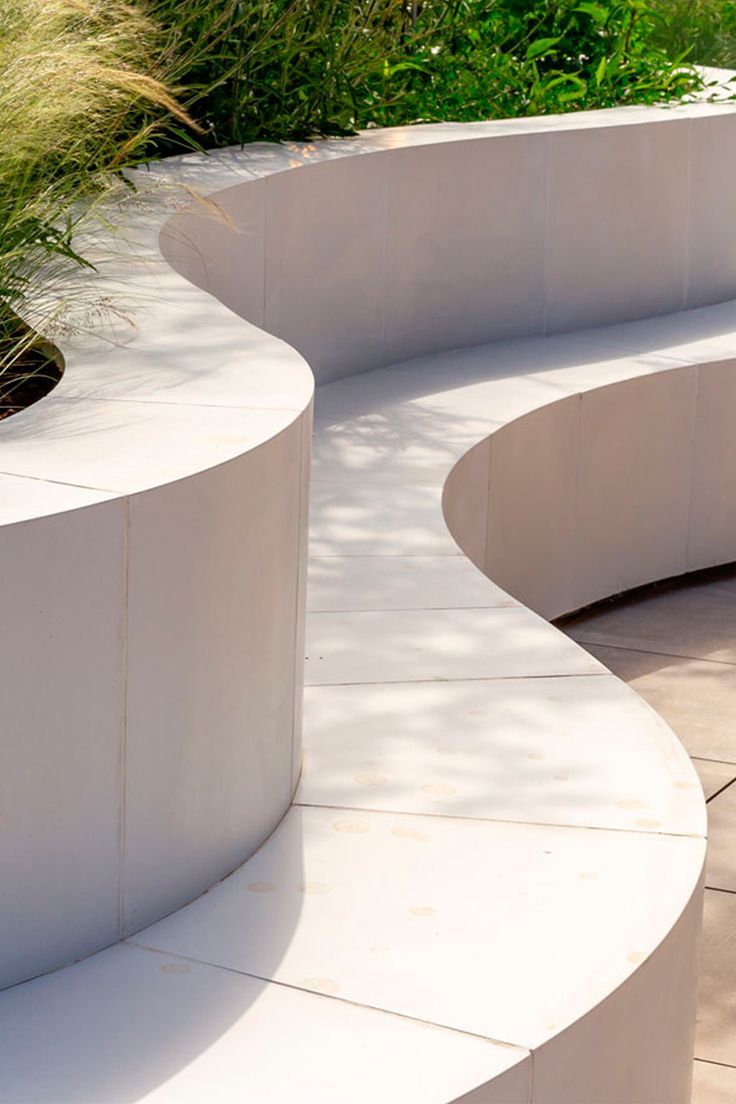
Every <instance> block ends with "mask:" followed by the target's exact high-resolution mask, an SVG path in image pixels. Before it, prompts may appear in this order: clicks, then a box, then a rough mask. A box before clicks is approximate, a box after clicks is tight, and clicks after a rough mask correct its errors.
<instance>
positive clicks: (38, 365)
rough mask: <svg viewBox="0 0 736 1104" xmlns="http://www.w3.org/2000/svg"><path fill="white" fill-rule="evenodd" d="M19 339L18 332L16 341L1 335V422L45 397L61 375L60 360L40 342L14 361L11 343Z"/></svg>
mask: <svg viewBox="0 0 736 1104" xmlns="http://www.w3.org/2000/svg"><path fill="white" fill-rule="evenodd" d="M22 336H23V331H22V330H21V329H20V328H19V329H18V330H17V333H16V336H15V338H11V337H10V336H7V337H5V338H3V337H2V336H1V335H0V420H1V419H3V418H9V417H10V415H11V414H17V413H18V412H19V411H21V410H25V408H26V407H27V406H31V405H32V404H33V403H35V402H38V400H39V399H42V398H43V397H44V395H48V393H49V391H51V390H52V389H53V388H54V387H56V385H57V383H58V382H59V380H60V379H61V376H62V373H63V371H64V367H63V363H62V361H61V357H60V356H59V355H58V354H56V352H55V351H54V349H53V347H52V346H50V345H48V344H47V343H46V342H44V341H41V340H40V339H39V340H38V341H36V342H32V343H30V344H29V345H28V346H27V348H25V349H24V350H23V352H22V353H21V354H20V355H19V356H17V357H13V356H12V350H13V349H14V347H15V346H14V340H15V341H17V340H18V339H19V338H21V337H22Z"/></svg>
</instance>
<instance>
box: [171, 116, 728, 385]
mask: <svg viewBox="0 0 736 1104" xmlns="http://www.w3.org/2000/svg"><path fill="white" fill-rule="evenodd" d="M734 148H736V108H734V106H733V105H730V104H719V105H710V104H693V105H690V106H686V107H680V108H674V109H666V110H664V109H657V108H616V109H613V110H610V111H598V112H585V113H581V114H572V115H568V116H556V117H549V116H548V117H540V118H533V119H517V120H514V119H512V120H505V121H501V122H495V123H485V124H484V123H477V124H475V123H474V124H444V125H442V126H432V127H418V128H397V129H395V130H388V131H379V132H375V133H374V132H369V133H368V134H365V135H363V136H361V137H360V138H357V139H352V140H347V141H343V142H338V141H336V142H327V143H318V144H314V143H313V144H299V143H294V144H290V145H287V146H285V147H277V146H271V147H269V146H266V145H263V146H256V147H249V151H248V153H247V154H245V155H244V160H243V161H242V162H241V164H240V167H239V170H238V168H237V166H236V165H235V164H233V157H234V155H233V154H232V153H230V152H229V151H224V152H223V154H222V155H221V157H222V160H221V162H220V163H219V168H220V172H221V173H222V170H223V166H224V167H225V168H226V169H227V170H229V174H230V175H229V178H228V175H227V173H225V174H224V175H222V176H221V179H222V180H223V182H227V181H228V179H229V180H230V187H228V188H225V189H223V190H222V191H221V192H220V193H219V194H218V199H217V202H218V203H219V204H220V205H221V206H222V208H223V210H224V211H225V212H226V215H227V220H228V221H227V222H223V223H222V224H221V225H220V226H218V225H217V223H216V220H214V219H210V220H209V222H208V221H207V220H203V219H202V218H201V217H200V216H199V215H198V214H194V215H189V216H188V215H186V214H182V215H180V216H177V218H175V219H174V220H172V222H171V223H170V224H169V227H168V228H167V236H166V239H165V240H164V241H163V248H164V252H165V254H166V255H167V256H168V257H169V259H170V260H172V263H174V264H175V266H179V268H180V271H182V272H184V273H185V274H186V275H187V276H189V278H191V279H193V280H194V281H195V282H196V283H198V284H199V285H200V286H202V287H206V288H208V289H210V290H212V291H214V293H215V294H216V295H217V296H218V298H220V299H221V300H222V301H223V302H225V303H227V305H228V306H230V307H231V308H232V309H233V310H235V311H236V312H237V313H238V314H240V315H242V316H243V317H245V318H248V319H249V320H251V321H252V322H254V323H255V324H256V325H259V326H263V327H264V328H265V329H266V330H268V331H269V332H271V333H273V334H275V335H277V336H278V337H281V338H283V339H284V340H285V341H287V342H288V343H289V344H291V345H293V346H294V347H295V348H297V349H298V350H299V351H300V352H301V353H303V355H304V356H305V357H306V359H307V361H308V362H309V364H310V366H311V368H312V370H313V371H314V373H315V376H316V379H317V382H318V383H323V382H326V381H329V380H332V379H337V378H340V377H342V376H348V375H353V374H354V373H355V372H360V371H364V370H367V369H369V368H374V367H377V366H381V365H387V364H392V363H395V362H397V361H402V360H407V359H410V358H412V357H417V356H421V355H424V354H426V353H433V352H439V351H443V350H447V349H453V348H459V347H466V346H469V345H477V344H481V343H483V342H488V341H496V340H502V339H505V338H511V337H518V336H522V335H533V334H543V333H559V332H564V331H569V330H574V329H578V328H581V327H586V326H596V325H603V324H607V323H615V322H623V321H627V320H631V319H638V318H646V317H649V316H651V315H655V314H663V313H667V312H671V311H678V310H682V309H684V308H687V307H698V306H704V305H707V304H713V303H717V302H721V301H724V300H726V299H729V298H731V297H732V296H735V295H736V244H735V243H734V236H733V235H732V234H731V233H729V232H728V227H729V226H731V225H733V223H734V219H735V218H736V199H734V194H733V190H732V188H731V187H730V185H729V181H730V179H731V178H732V175H733V173H732V161H733V159H734V156H735V155H734V154H733V153H732V150H733V149H734ZM251 150H252V152H251ZM228 158H229V159H230V160H228ZM238 171H239V173H240V180H241V182H239V183H235V182H234V181H235V179H236V176H237V173H238ZM244 178H247V179H248V180H249V183H248V184H247V185H244V184H243V183H242V180H243V179H244ZM233 227H237V228H238V231H239V235H233V233H232V228H233ZM177 239H178V242H177ZM182 242H186V243H187V244H188V246H189V247H190V248H188V249H182Z"/></svg>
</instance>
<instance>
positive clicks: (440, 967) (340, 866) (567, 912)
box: [134, 808, 704, 1047]
mask: <svg viewBox="0 0 736 1104" xmlns="http://www.w3.org/2000/svg"><path fill="white" fill-rule="evenodd" d="M703 853H704V841H702V840H698V839H695V838H692V837H683V836H677V837H676V836H666V835H657V834H654V833H646V832H619V831H616V832H607V831H591V830H590V829H578V828H558V827H546V826H535V825H522V824H508V823H505V824H500V823H497V822H493V821H477V820H476V821H468V820H459V819H453V818H448V817H442V816H400V815H395V814H388V813H376V812H359V811H354V810H345V811H341V810H334V809H317V808H314V809H312V808H309V809H306V808H292V809H291V810H290V812H289V813H288V814H287V816H286V818H285V819H284V821H283V822H282V824H281V826H280V827H279V831H278V832H276V833H275V834H274V835H273V836H272V837H271V838H270V839H269V840H268V841H267V843H266V844H264V846H263V847H262V848H261V850H260V851H259V852H258V853H257V854H256V855H254V856H253V858H252V859H251V860H250V861H249V862H248V864H247V866H246V867H245V868H244V869H243V870H242V871H239V872H236V873H235V874H233V875H231V877H230V878H227V879H226V880H225V881H224V882H222V883H220V885H219V886H216V887H215V888H214V889H212V890H211V891H210V892H209V893H207V894H205V896H204V897H201V898H200V899H199V900H198V901H195V902H194V903H193V904H192V905H189V906H187V907H186V908H184V909H182V910H180V911H179V912H178V913H175V914H174V915H173V916H171V917H169V918H168V919H166V920H163V921H161V922H160V923H158V924H155V925H154V926H153V927H151V928H149V929H147V930H146V931H145V932H144V933H141V934H140V935H139V936H137V937H134V942H136V943H143V944H145V945H146V946H148V947H153V948H156V949H159V950H163V951H166V952H167V953H172V954H178V955H181V956H183V957H185V958H195V959H197V960H198V961H202V962H208V963H211V964H213V965H220V966H224V967H227V968H229V969H233V970H238V971H242V972H245V973H249V974H254V975H257V976H259V977H263V978H269V979H272V980H278V981H282V982H284V983H286V984H288V985H294V986H296V987H297V988H299V989H306V990H310V991H316V992H323V993H328V994H332V995H335V996H340V997H342V998H344V999H346V1000H350V1001H357V1002H358V1003H360V1004H365V1005H370V1006H371V1007H374V1008H382V1009H384V1010H387V1011H388V1010H390V1011H393V1012H397V1013H400V1014H402V1015H407V1016H411V1017H414V1018H418V1019H423V1020H427V1021H430V1022H432V1023H438V1024H442V1025H443V1026H446V1027H452V1028H455V1029H457V1030H462V1031H468V1032H471V1033H475V1034H480V1035H483V1036H486V1037H488V1038H492V1039H496V1040H499V1041H501V1042H510V1043H514V1044H516V1045H520V1046H524V1047H532V1046H535V1045H540V1044H541V1043H542V1042H544V1041H546V1040H547V1039H549V1038H551V1037H552V1036H554V1035H556V1034H557V1033H558V1032H559V1031H560V1030H562V1028H563V1027H564V1026H566V1025H569V1024H572V1023H573V1022H575V1021H576V1020H577V1019H578V1018H579V1017H580V1016H582V1015H584V1014H585V1012H587V1011H588V1010H589V1009H590V1008H592V1007H594V1006H595V1005H596V1004H597V1003H598V1002H599V1001H601V1000H602V999H603V998H604V997H605V996H607V995H608V994H610V993H611V992H612V991H613V990H614V989H615V988H616V987H617V986H619V985H620V984H621V983H622V982H623V981H624V980H625V979H626V978H627V977H628V976H629V975H630V974H631V973H632V972H633V971H634V970H635V969H636V968H637V966H638V965H639V964H640V963H641V961H642V955H643V956H644V957H646V955H647V954H648V953H649V952H650V951H651V950H653V949H654V947H656V946H658V945H659V943H660V941H661V940H662V939H663V938H664V936H665V935H666V934H667V933H668V932H669V930H670V928H671V923H672V916H673V914H679V913H680V912H681V911H682V909H683V908H684V905H685V902H686V901H687V899H688V898H689V897H690V894H691V892H692V886H693V884H694V882H696V881H697V878H698V871H699V869H700V865H701V863H702V860H703ZM358 872H359V876H357V875H358ZM623 899H625V900H626V908H625V909H623V910H622V909H621V907H620V905H621V901H622V900H623ZM542 916H543V917H544V923H540V917H542Z"/></svg>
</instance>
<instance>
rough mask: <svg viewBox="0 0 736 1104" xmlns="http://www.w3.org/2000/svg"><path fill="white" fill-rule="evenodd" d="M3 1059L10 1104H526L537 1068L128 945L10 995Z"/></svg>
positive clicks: (447, 1034) (1, 1094) (451, 1037)
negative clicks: (391, 1103) (298, 1103)
mask: <svg viewBox="0 0 736 1104" xmlns="http://www.w3.org/2000/svg"><path fill="white" fill-rule="evenodd" d="M285 1038H288V1039H289V1041H290V1042H289V1053H288V1061H287V1060H285V1055H284V1039H285ZM0 1053H2V1073H1V1075H0V1100H1V1101H3V1104H52V1102H53V1104H79V1101H90V1102H92V1101H95V1102H98V1104H99V1102H100V1101H103V1100H105V1101H107V1100H111V1101H112V1100H114V1101H115V1104H132V1102H133V1101H150V1102H152V1104H153V1102H155V1104H172V1102H177V1104H178V1102H180V1101H186V1102H187V1104H202V1101H205V1100H207V1101H217V1104H240V1102H242V1101H243V1100H249V1101H251V1100H252V1101H254V1102H256V1101H258V1102H261V1101H262V1102H264V1104H265V1102H266V1101H269V1102H270V1101H275V1100H279V1099H282V1100H286V1099H289V1098H292V1099H293V1094H294V1091H295V1086H298V1094H299V1099H300V1100H302V1101H307V1102H309V1104H343V1102H344V1101H345V1089H344V1085H345V1083H346V1081H347V1082H349V1083H351V1085H352V1087H351V1089H350V1101H351V1104H352V1102H355V1104H376V1101H386V1100H389V1099H392V1098H395V1099H400V1100H401V1101H402V1104H446V1102H447V1101H448V1100H453V1101H466V1100H467V1101H468V1104H471V1102H472V1104H476V1102H477V1104H526V1102H527V1100H528V1093H529V1080H530V1065H531V1062H530V1060H529V1058H528V1056H526V1055H525V1054H524V1052H523V1051H521V1050H519V1049H516V1048H507V1047H500V1046H494V1045H493V1044H491V1043H489V1042H487V1041H486V1040H485V1039H478V1038H473V1037H472V1036H469V1035H464V1034H462V1033H461V1032H455V1031H447V1030H443V1029H442V1028H438V1027H433V1026H431V1025H428V1024H423V1023H419V1022H417V1021H412V1020H410V1019H407V1018H406V1017H400V1016H386V1015H382V1014H381V1013H378V1012H374V1011H372V1010H370V1009H365V1008H359V1007H356V1006H353V1005H350V1004H346V1003H345V1002H338V1001H334V1000H331V999H330V998H329V997H324V996H317V995H314V994H311V993H304V992H297V991H296V990H294V989H290V988H286V987H284V986H279V985H274V984H267V983H265V982H262V981H260V980H258V979H255V978H249V977H243V976H242V975H239V974H236V973H233V972H231V971H228V970H218V969H216V968H214V967H212V966H205V965H202V964H201V963H196V962H189V961H186V960H184V959H181V958H176V957H173V956H171V955H161V954H157V953H155V952H151V951H145V950H141V949H140V948H138V947H132V946H130V945H125V944H124V945H122V946H119V947H115V948H113V949H111V950H110V951H107V952H105V953H104V954H101V955H96V956H95V957H94V958H91V959H89V960H87V961H86V962H83V963H80V964H79V965H78V966H75V967H74V968H73V969H67V970H62V971H60V972H59V973H56V974H53V975H51V976H49V977H46V978H40V979H39V980H37V981H33V982H30V983H28V984H26V985H24V986H23V987H22V988H21V989H16V990H12V991H11V992H8V993H5V994H2V995H0ZM40 1055H43V1060H42V1061H39V1056H40ZM356 1072H357V1073H359V1076H358V1077H357V1078H356V1077H355V1074H356ZM489 1081H490V1082H491V1084H490V1085H487V1083H488V1082H489ZM479 1085H480V1086H486V1087H484V1088H481V1089H479V1090H478V1095H476V1094H475V1093H473V1094H472V1096H467V1097H466V1095H465V1094H466V1092H472V1090H474V1089H476V1088H477V1086H479Z"/></svg>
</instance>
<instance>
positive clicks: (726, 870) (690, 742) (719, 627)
mask: <svg viewBox="0 0 736 1104" xmlns="http://www.w3.org/2000/svg"><path fill="white" fill-rule="evenodd" d="M562 627H563V628H564V629H565V631H566V632H568V633H569V634H570V636H572V637H574V638H575V640H578V641H580V642H581V643H582V644H584V645H585V647H586V648H587V650H588V651H589V652H592V654H593V655H595V656H597V657H598V658H599V659H600V660H601V661H602V662H603V663H605V664H606V666H607V667H609V668H610V669H611V670H612V671H614V672H615V673H616V674H617V675H619V676H620V677H621V678H622V679H623V680H624V681H625V682H627V683H629V685H631V686H632V687H634V689H635V690H636V691H637V693H639V694H640V695H641V696H642V697H643V698H644V699H646V701H648V702H649V703H650V704H651V705H652V706H653V707H654V708H655V709H656V710H657V712H658V713H660V714H661V715H662V716H663V717H664V718H665V719H666V720H667V721H668V723H669V724H670V726H671V727H672V728H673V729H674V731H675V732H676V733H677V735H678V736H679V737H680V739H681V740H682V742H683V743H684V745H685V747H686V748H687V749H688V751H689V752H690V755H691V756H692V758H693V763H694V764H695V768H696V770H697V772H698V774H699V775H700V780H701V782H702V784H703V789H704V790H705V794H706V798H707V800H708V823H709V836H710V842H709V848H708V865H707V873H706V885H707V889H706V895H705V916H704V931H703V945H702V952H701V979H700V996H699V1007H698V1024H697V1034H696V1043H695V1055H696V1061H695V1078H694V1090H693V1104H736V785H734V782H736V569H734V568H731V569H724V570H718V571H713V572H709V573H707V574H706V573H703V574H701V575H696V576H691V577H690V579H689V581H687V582H685V583H678V584H677V585H664V586H661V587H653V588H649V589H647V590H645V591H640V592H639V593H638V594H634V595H631V596H629V597H626V598H621V599H618V600H615V601H612V602H610V603H606V604H604V605H602V606H599V607H597V608H596V609H595V610H593V611H591V612H588V613H586V614H582V615H579V616H578V617H576V618H574V619H572V620H570V621H568V622H567V623H566V624H564V625H563V626H562Z"/></svg>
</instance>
